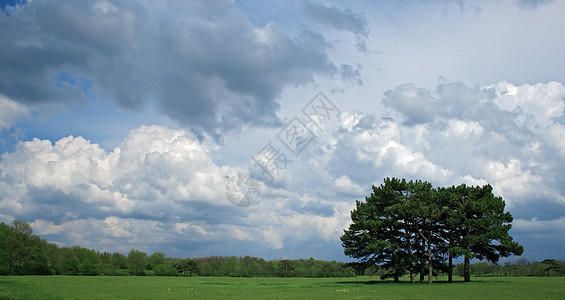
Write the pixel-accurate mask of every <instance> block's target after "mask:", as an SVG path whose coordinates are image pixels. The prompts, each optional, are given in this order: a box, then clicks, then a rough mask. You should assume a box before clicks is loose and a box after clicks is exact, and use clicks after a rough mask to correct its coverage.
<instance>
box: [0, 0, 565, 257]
mask: <svg viewBox="0 0 565 300" xmlns="http://www.w3.org/2000/svg"><path fill="white" fill-rule="evenodd" d="M0 9H1V13H0V153H1V154H0V221H3V222H10V221H12V220H14V219H23V220H25V221H28V222H29V223H30V224H31V225H32V228H33V230H34V233H35V234H38V235H40V236H41V237H42V238H45V239H47V240H48V241H50V242H55V243H57V244H58V245H60V246H73V245H80V246H82V247H87V248H92V249H96V250H98V251H111V252H122V253H127V252H128V251H129V250H130V249H138V250H140V251H144V252H147V253H153V252H157V251H160V252H164V253H165V254H166V255H167V256H168V257H203V256H211V255H218V256H223V255H228V256H231V255H241V256H243V255H251V256H258V257H263V258H265V259H278V258H309V257H314V258H316V259H324V260H338V261H349V260H350V259H349V258H348V257H346V256H345V255H344V254H343V248H342V246H341V243H340V240H339V237H340V236H341V235H342V234H343V229H345V228H347V226H348V225H349V224H350V222H351V219H350V212H351V211H352V210H353V209H354V207H355V200H364V198H365V197H366V196H369V195H370V192H371V186H372V185H379V184H381V183H382V181H383V179H384V178H385V177H398V178H406V179H408V180H410V179H415V180H423V181H428V182H431V183H432V184H433V185H434V186H435V187H440V186H444V187H446V186H451V185H459V184H463V183H465V184H468V185H484V184H487V183H488V184H491V185H492V186H493V188H494V193H495V195H496V196H501V197H503V199H504V200H505V201H506V210H507V211H509V212H510V213H511V214H512V215H513V217H514V221H513V222H512V229H511V231H510V234H511V235H512V236H513V238H514V239H515V240H516V241H517V242H518V243H520V244H521V245H523V246H524V248H525V251H524V254H523V256H522V257H524V258H526V259H529V260H543V259H545V258H555V259H565V256H564V255H565V254H564V253H563V251H562V249H564V248H565V116H564V109H565V102H564V99H565V56H564V55H563V50H562V49H564V48H565V38H563V32H562V31H563V28H565V19H564V18H563V17H562V16H563V12H565V2H564V1H544V0H532V1H527V0H521V1H518V0H496V1H490V0H489V1H486V0H485V1H480V0H479V1H462V0H460V1H449V0H443V1H439V0H438V1H432V0H421V1H355V2H342V1H331V0H327V1H314V0H312V1H292V0H286V1H248V0H241V1H240V0H235V1H233V0H232V1H219V0H218V1H197V0H195V1H180V0H179V1H174V0H170V1H120V0H102V1H98V0H97V1H90V0H84V1H51V0H33V1H18V0H12V1H6V0H4V1H0ZM511 259H516V258H511Z"/></svg>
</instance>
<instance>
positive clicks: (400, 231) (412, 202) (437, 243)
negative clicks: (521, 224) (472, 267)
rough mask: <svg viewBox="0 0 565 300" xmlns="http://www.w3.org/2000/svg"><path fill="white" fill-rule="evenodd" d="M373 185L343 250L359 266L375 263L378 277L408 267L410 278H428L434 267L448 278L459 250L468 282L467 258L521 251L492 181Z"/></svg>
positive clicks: (389, 181) (358, 204)
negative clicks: (474, 184)
mask: <svg viewBox="0 0 565 300" xmlns="http://www.w3.org/2000/svg"><path fill="white" fill-rule="evenodd" d="M372 190H373V192H372V193H371V195H370V196H369V197H366V198H365V202H361V201H356V208H355V209H354V210H353V211H352V212H351V220H352V224H351V225H349V228H348V229H347V230H344V234H343V235H342V237H341V242H342V245H343V247H344V253H345V254H346V255H348V256H351V257H353V258H357V259H358V262H356V263H353V264H352V266H353V267H355V268H356V269H357V270H363V269H365V268H367V267H371V266H378V267H379V268H380V269H382V270H384V272H385V273H384V274H383V275H382V276H381V278H382V279H385V278H389V277H392V278H394V281H398V280H399V277H400V276H402V275H403V274H405V273H406V272H409V274H410V280H411V281H412V282H414V281H415V279H414V275H415V274H417V273H420V281H423V280H424V276H425V274H426V273H427V276H428V283H432V282H433V280H432V277H433V276H434V271H435V272H436V273H437V271H447V272H448V274H449V276H448V278H449V279H448V280H449V281H452V269H453V259H454V258H456V257H458V256H461V255H462V256H464V258H465V264H464V272H463V273H464V275H465V276H464V277H465V281H469V280H470V271H469V262H470V259H472V258H478V259H480V260H488V261H490V262H492V263H496V262H497V261H498V260H499V258H500V257H506V256H509V255H512V254H515V255H520V254H521V253H522V252H523V247H522V246H520V245H519V244H518V243H516V242H514V241H513V240H512V237H511V236H510V235H509V234H508V231H509V230H510V227H511V225H510V223H511V222H512V216H511V215H510V213H508V212H504V207H505V203H504V201H503V200H502V198H501V197H495V196H494V195H493V193H492V187H491V186H490V185H485V186H483V187H479V186H477V187H467V186H466V185H460V186H458V187H454V186H453V187H451V188H437V189H433V187H432V185H431V184H430V183H428V182H422V181H419V180H418V181H409V182H407V181H406V180H404V179H402V180H401V179H396V178H385V180H384V183H383V184H381V185H380V186H379V187H375V186H373V187H372ZM446 257H447V258H448V265H447V266H446V265H445V259H446ZM426 269H427V270H426Z"/></svg>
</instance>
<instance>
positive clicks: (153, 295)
mask: <svg viewBox="0 0 565 300" xmlns="http://www.w3.org/2000/svg"><path fill="white" fill-rule="evenodd" d="M441 279H444V278H440V280H439V281H436V282H435V283H434V284H433V285H427V284H421V283H417V284H411V283H409V282H407V281H404V282H400V283H393V282H391V281H381V280H380V279H379V278H378V277H355V278H233V277H184V278H183V277H107V276H97V277H80V276H73V277H70V276H21V277H7V276H0V299H190V298H204V299H210V298H220V299H222V298H223V299H228V298H229V299H234V298H235V299H267V298H269V299H329V298H338V299H514V300H515V299H565V278H564V277H553V278H547V277H545V278H538V277H498V278H486V277H485V278H473V282H467V283H465V282H461V281H460V280H461V279H460V278H457V281H456V282H453V283H447V282H445V281H442V280H441Z"/></svg>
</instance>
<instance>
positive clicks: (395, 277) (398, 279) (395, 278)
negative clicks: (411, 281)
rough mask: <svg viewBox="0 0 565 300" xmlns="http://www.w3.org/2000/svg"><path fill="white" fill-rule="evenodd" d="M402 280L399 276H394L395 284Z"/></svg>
mask: <svg viewBox="0 0 565 300" xmlns="http://www.w3.org/2000/svg"><path fill="white" fill-rule="evenodd" d="M399 281H400V278H399V277H398V274H394V282H399Z"/></svg>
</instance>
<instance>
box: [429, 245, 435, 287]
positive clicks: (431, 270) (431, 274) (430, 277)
mask: <svg viewBox="0 0 565 300" xmlns="http://www.w3.org/2000/svg"><path fill="white" fill-rule="evenodd" d="M433 276H434V271H433V268H432V246H431V245H430V242H429V241H428V284H432V283H433V279H432V277H433Z"/></svg>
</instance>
